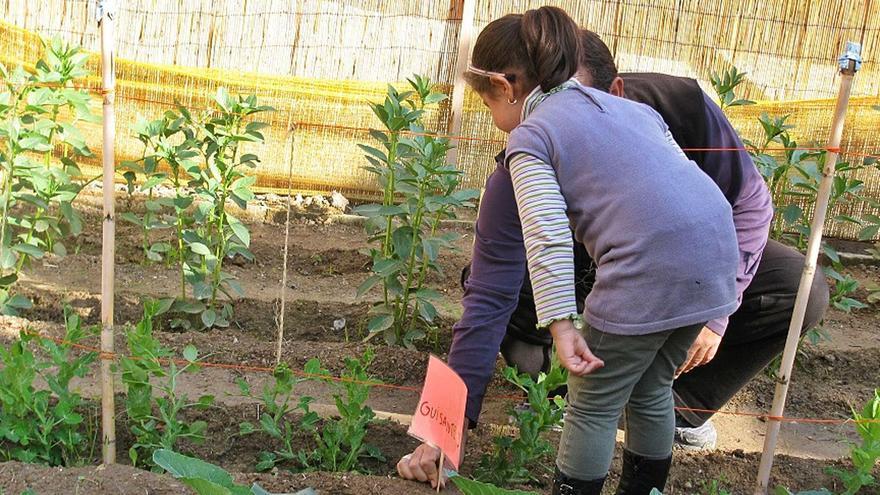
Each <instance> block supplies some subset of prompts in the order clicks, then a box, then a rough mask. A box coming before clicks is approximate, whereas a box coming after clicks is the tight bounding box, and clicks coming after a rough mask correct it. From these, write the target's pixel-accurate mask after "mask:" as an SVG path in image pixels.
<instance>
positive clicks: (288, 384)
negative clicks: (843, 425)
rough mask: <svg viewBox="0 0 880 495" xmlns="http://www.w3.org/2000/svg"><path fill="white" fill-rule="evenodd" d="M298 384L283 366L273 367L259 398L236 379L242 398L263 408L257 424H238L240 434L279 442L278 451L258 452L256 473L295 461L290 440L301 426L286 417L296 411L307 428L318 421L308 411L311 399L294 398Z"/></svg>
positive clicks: (295, 457)
mask: <svg viewBox="0 0 880 495" xmlns="http://www.w3.org/2000/svg"><path fill="white" fill-rule="evenodd" d="M301 381H302V379H297V378H295V377H294V376H293V373H292V372H291V370H290V368H289V367H288V366H287V365H286V364H282V365H279V366H278V367H276V368H275V372H274V373H273V382H272V383H271V384H269V383H267V384H266V385H265V386H264V387H263V391H262V395H261V396H260V397H256V396H254V395H253V393H252V392H251V388H250V385H249V384H248V383H247V382H246V381H245V380H244V379H242V378H239V379H237V380H236V383H237V384H238V387H239V390H240V392H241V395H242V397H246V398H249V399H252V400H258V401H260V402H261V403H262V406H263V407H262V411H263V412H262V414H260V421H259V424H258V425H254V424H253V423H250V422H244V423H241V424H240V425H239V430H240V434H242V435H250V434H252V433H254V432H257V431H262V432H263V433H265V434H267V435H269V436H270V437H272V439H274V440H275V441H278V442H280V443H281V445H280V447H279V448H276V449H274V450H271V451H263V452H260V453H259V455H258V462H257V465H256V469H257V471H269V470H271V469H272V468H274V467H275V466H277V465H279V464H288V465H291V464H293V463H296V462H297V460H298V459H299V455H300V454H299V449H298V448H297V446H296V445H295V444H294V440H295V438H296V433H297V432H298V431H299V430H300V428H301V425H300V424H299V423H295V422H293V421H292V418H291V417H290V416H291V415H292V414H293V413H294V412H297V411H300V412H302V413H303V415H304V418H303V420H302V423H305V424H308V425H313V424H314V423H315V422H316V421H317V419H318V418H317V414H315V413H314V412H310V411H309V403H311V402H312V400H313V399H312V398H311V397H307V396H304V397H300V398H299V399H298V400H296V399H295V398H294V395H293V393H294V387H295V385H296V384H297V383H299V382H301Z"/></svg>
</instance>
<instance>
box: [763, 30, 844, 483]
mask: <svg viewBox="0 0 880 495" xmlns="http://www.w3.org/2000/svg"><path fill="white" fill-rule="evenodd" d="M860 52H861V47H860V45H858V44H857V43H852V42H848V43H847V45H846V53H844V54H843V56H842V57H841V58H840V75H841V79H840V91H839V92H838V95H837V105H836V107H835V109H834V120H833V121H832V124H831V137H830V139H829V141H828V149H829V151H828V152H827V154H826V156H825V166H824V167H823V169H822V179H821V181H820V183H819V193H818V197H817V199H816V210H815V213H814V214H813V223H812V226H811V230H810V240H809V243H808V244H807V255H806V259H805V261H804V270H803V272H802V274H801V282H800V286H799V287H798V293H797V298H796V299H795V303H794V312H793V314H792V317H791V324H790V325H789V327H788V339H787V340H786V342H785V351H784V352H783V354H782V364H781V365H780V367H779V368H780V369H779V378H777V381H776V393H775V396H774V397H773V407H772V408H771V411H770V416H771V417H770V418H769V419H768V421H767V432H766V434H765V437H764V451H763V453H762V454H761V465H760V467H759V469H758V480H757V484H756V486H755V492H754V493H755V494H756V495H766V493H767V491H768V490H769V488H770V487H769V484H770V470H771V469H772V468H773V456H774V453H775V451H776V440H777V438H778V436H779V428H780V422H779V420H778V419H774V418H781V417H782V414H783V412H784V410H785V399H786V396H787V395H788V384H789V382H790V381H791V371H792V367H793V365H794V359H795V356H796V355H797V348H798V343H799V341H800V334H801V327H802V326H803V324H804V313H805V312H806V310H807V301H808V300H809V297H810V289H811V288H812V286H813V276H814V275H815V273H816V259H817V258H818V257H819V248H820V246H821V244H822V230H823V228H824V226H825V215H826V213H827V211H828V202H829V197H830V195H831V187H832V185H833V183H834V172H835V165H836V164H837V156H838V149H839V147H840V140H841V137H842V136H843V124H844V120H845V117H846V107H847V105H848V104H849V95H850V91H851V90H852V81H853V76H854V75H855V73H856V71H858V69H859V65H860V64H861V58H860Z"/></svg>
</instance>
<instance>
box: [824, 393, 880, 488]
mask: <svg viewBox="0 0 880 495" xmlns="http://www.w3.org/2000/svg"><path fill="white" fill-rule="evenodd" d="M853 419H854V420H856V432H858V434H859V437H861V439H862V441H861V443H860V444H858V445H853V446H852V448H851V449H850V460H852V463H853V469H852V470H851V471H843V470H840V469H829V470H828V472H829V473H831V474H833V475H834V476H836V477H837V478H838V479H840V481H842V482H843V486H844V488H845V491H844V492H843V495H855V494H856V493H858V492H859V490H861V489H862V488H863V487H873V486H875V484H876V480H875V479H874V476H873V474H872V473H873V472H874V469H875V467H876V466H877V461H878V460H880V389H878V390H875V391H874V397H873V398H872V399H871V400H869V401H868V402H867V403H866V404H865V406H864V407H863V408H862V411H861V412H859V411H856V410H853Z"/></svg>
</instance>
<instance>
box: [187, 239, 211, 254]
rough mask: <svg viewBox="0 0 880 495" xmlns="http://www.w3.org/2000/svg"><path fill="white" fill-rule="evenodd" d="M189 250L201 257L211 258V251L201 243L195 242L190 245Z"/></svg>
mask: <svg viewBox="0 0 880 495" xmlns="http://www.w3.org/2000/svg"><path fill="white" fill-rule="evenodd" d="M189 249H190V250H191V251H192V252H194V253H196V254H198V255H200V256H211V250H210V249H208V246H205V245H204V244H202V243H201V242H194V243H192V244H190V245H189Z"/></svg>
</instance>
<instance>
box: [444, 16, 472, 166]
mask: <svg viewBox="0 0 880 495" xmlns="http://www.w3.org/2000/svg"><path fill="white" fill-rule="evenodd" d="M456 1H457V2H461V9H460V10H459V9H458V8H457V7H456V8H455V9H452V10H453V12H455V15H456V16H457V13H458V12H459V11H460V12H461V29H460V30H459V34H458V58H457V59H456V61H455V73H454V77H455V79H453V85H452V102H451V105H452V107H451V109H450V111H451V116H450V125H449V135H450V136H459V135H461V115H462V110H463V108H464V90H465V86H466V85H467V83H466V82H465V80H464V74H465V72H466V71H467V66H468V61H469V60H470V57H471V36H472V34H471V31H472V30H473V25H474V6H475V3H476V2H475V0H456ZM459 146H461V143H460V142H459V143H456V147H455V148H452V149H451V150H449V153H447V154H446V162H447V163H449V164H456V163H457V162H458V147H459Z"/></svg>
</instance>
